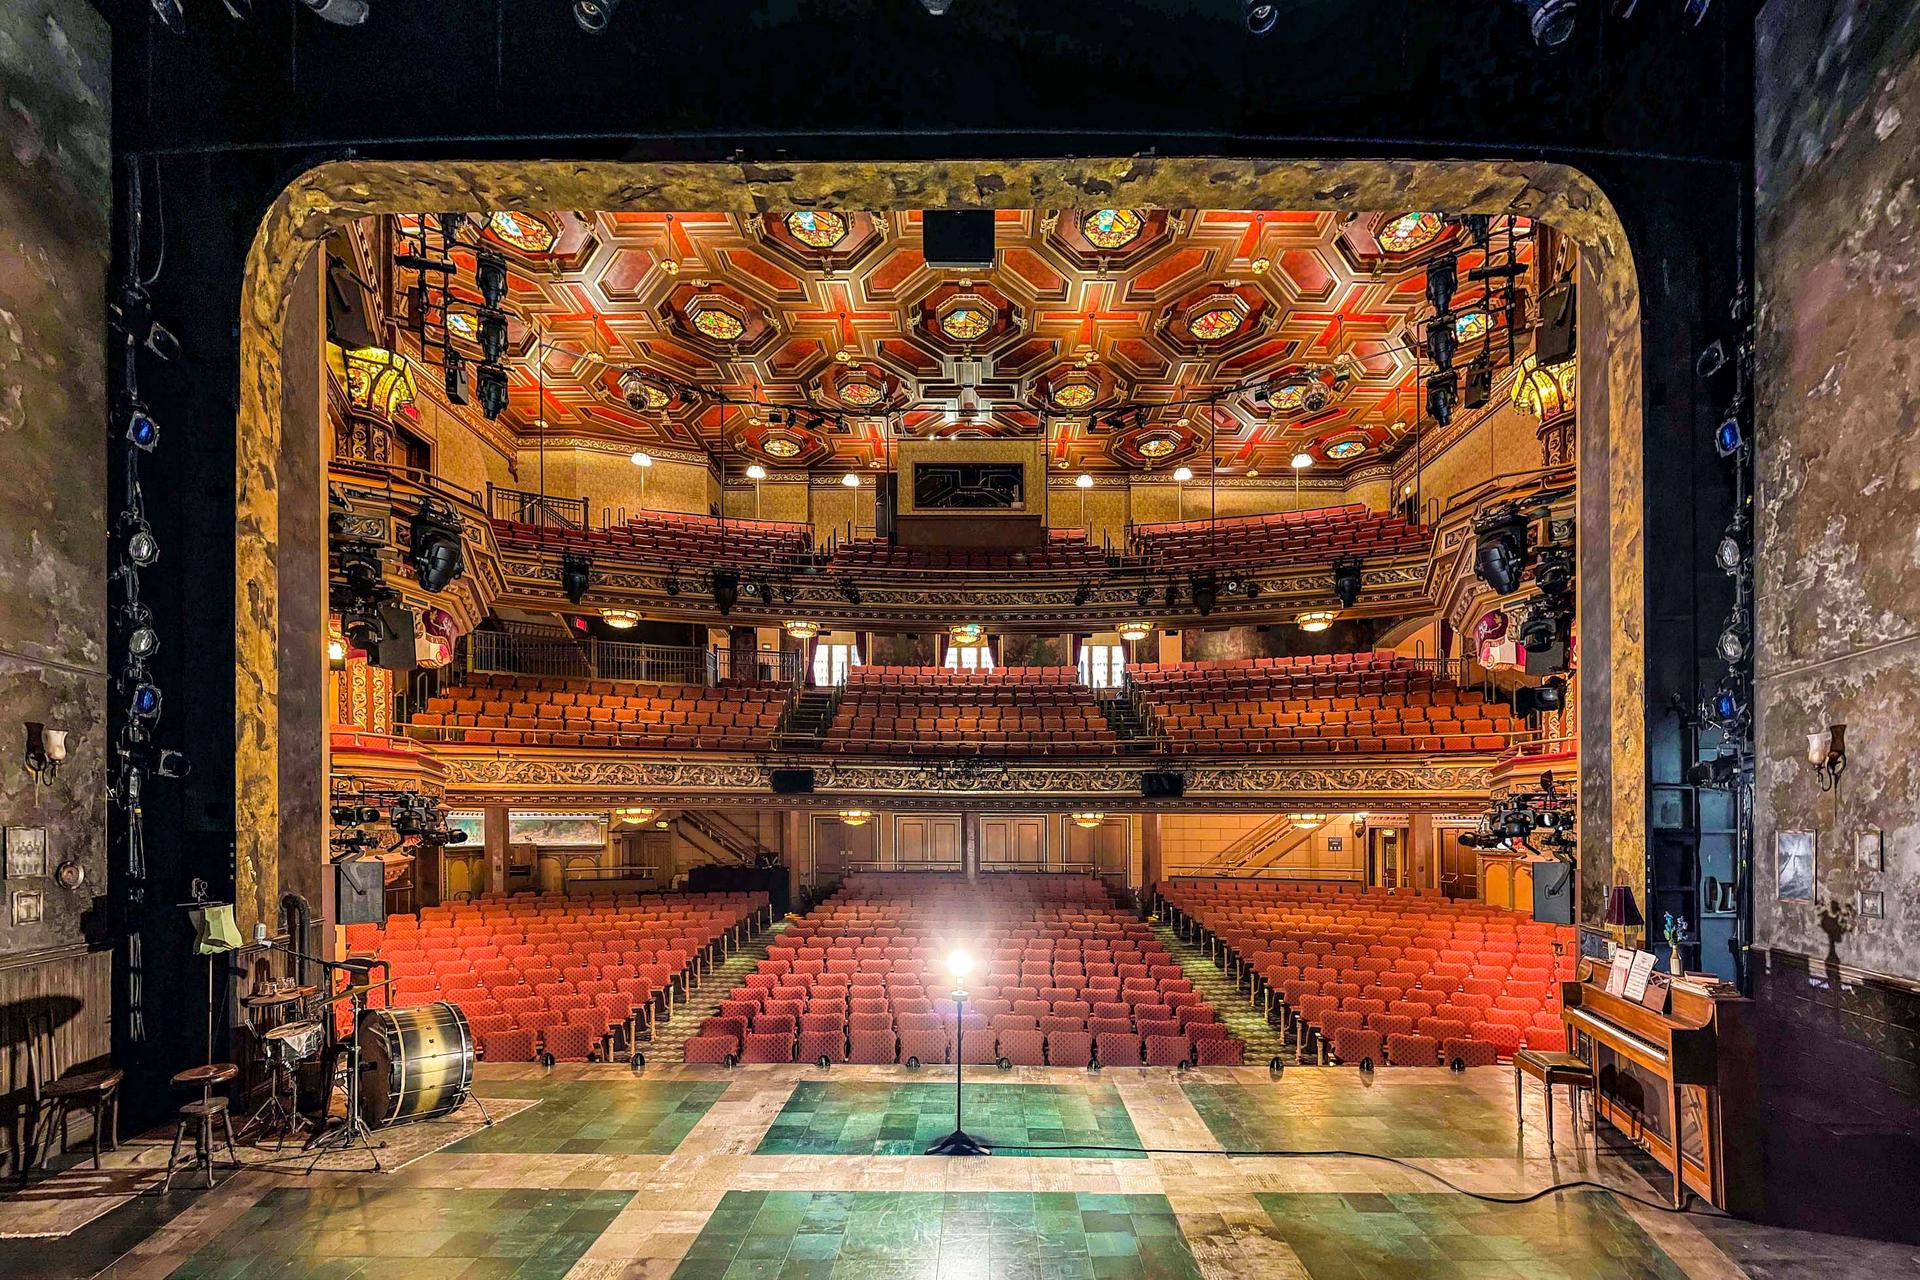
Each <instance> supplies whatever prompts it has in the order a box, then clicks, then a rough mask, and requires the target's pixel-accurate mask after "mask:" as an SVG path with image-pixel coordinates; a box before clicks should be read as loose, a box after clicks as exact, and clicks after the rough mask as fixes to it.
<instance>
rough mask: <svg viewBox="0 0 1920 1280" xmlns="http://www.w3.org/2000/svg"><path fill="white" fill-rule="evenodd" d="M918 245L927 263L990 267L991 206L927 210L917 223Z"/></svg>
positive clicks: (974, 268) (979, 268) (948, 265)
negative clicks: (987, 207) (984, 207)
mask: <svg viewBox="0 0 1920 1280" xmlns="http://www.w3.org/2000/svg"><path fill="white" fill-rule="evenodd" d="M920 247H921V252H922V253H923V254H924V255H925V257H926V260H927V265H928V266H930V267H954V268H967V269H970V270H975V271H987V270H991V269H992V267H993V210H991V209H929V210H927V211H926V214H925V216H924V217H923V219H922V221H921V224H920Z"/></svg>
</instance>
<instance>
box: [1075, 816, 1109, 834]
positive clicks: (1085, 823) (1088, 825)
mask: <svg viewBox="0 0 1920 1280" xmlns="http://www.w3.org/2000/svg"><path fill="white" fill-rule="evenodd" d="M1072 816H1073V825H1074V826H1076V827H1079V828H1080V829H1081V830H1082V831H1091V830H1093V829H1094V828H1095V827H1097V826H1099V825H1100V824H1101V823H1103V822H1105V821H1106V820H1107V815H1106V814H1104V813H1098V812H1089V813H1076V814H1074V815H1072Z"/></svg>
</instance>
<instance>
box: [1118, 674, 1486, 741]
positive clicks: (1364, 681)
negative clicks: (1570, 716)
mask: <svg viewBox="0 0 1920 1280" xmlns="http://www.w3.org/2000/svg"><path fill="white" fill-rule="evenodd" d="M1128 678H1129V681H1130V683H1131V686H1132V688H1133V690H1134V691H1135V693H1136V694H1137V696H1138V697H1139V698H1141V699H1142V700H1143V701H1144V702H1145V703H1146V704H1147V706H1148V707H1149V708H1150V709H1151V711H1152V712H1153V714H1154V715H1155V717H1156V718H1157V720H1158V723H1159V726H1160V729H1161V730H1162V731H1163V732H1164V733H1165V734H1166V736H1167V738H1168V740H1169V742H1170V744H1171V745H1172V746H1173V748H1174V749H1175V750H1185V751H1204V752H1208V753H1216V752H1217V753H1260V754H1276V755H1349V754H1364V755H1380V754H1393V753H1413V752H1418V753H1421V754H1428V755H1431V754H1435V753H1440V752H1497V751H1501V750H1504V749H1505V748H1506V746H1507V745H1508V743H1509V742H1510V741H1511V740H1512V735H1513V734H1514V733H1516V732H1517V731H1518V730H1519V727H1520V726H1519V723H1518V722H1517V721H1516V720H1515V719H1514V717H1513V713H1512V712H1511V711H1510V710H1509V709H1508V708H1507V707H1506V706H1504V705H1503V704H1500V703H1497V702H1489V701H1487V700H1486V698H1485V696H1484V695H1483V694H1482V693H1481V692H1480V690H1478V689H1463V688H1461V687H1459V686H1457V685H1455V684H1454V683H1453V682H1452V681H1450V680H1448V679H1447V678H1446V677H1445V676H1444V675H1442V674H1440V673H1438V672H1435V671H1434V670H1432V669H1431V668H1428V667H1423V666H1419V665H1416V664H1415V663H1412V662H1409V661H1407V660H1405V659H1401V658H1397V657H1395V656H1394V655H1393V654H1391V653H1385V652H1368V653H1353V654H1331V655H1317V656H1313V657H1305V656H1302V657H1292V658H1254V659H1251V660H1246V661H1238V662H1173V663H1143V664H1140V665H1138V666H1134V667H1131V668H1129V669H1128Z"/></svg>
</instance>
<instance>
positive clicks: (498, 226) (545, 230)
mask: <svg viewBox="0 0 1920 1280" xmlns="http://www.w3.org/2000/svg"><path fill="white" fill-rule="evenodd" d="M487 234H488V235H489V236H491V237H492V238H494V239H495V240H498V241H499V242H500V243H501V244H504V245H506V246H507V247H508V248H510V249H518V250H519V251H520V252H521V253H550V252H552V251H553V246H554V242H555V241H557V240H558V239H559V238H560V230H559V228H558V227H557V226H556V225H555V224H554V223H553V222H552V221H550V220H549V219H547V218H545V217H542V216H541V215H540V214H537V213H510V212H506V211H501V212H498V213H492V214H489V215H487Z"/></svg>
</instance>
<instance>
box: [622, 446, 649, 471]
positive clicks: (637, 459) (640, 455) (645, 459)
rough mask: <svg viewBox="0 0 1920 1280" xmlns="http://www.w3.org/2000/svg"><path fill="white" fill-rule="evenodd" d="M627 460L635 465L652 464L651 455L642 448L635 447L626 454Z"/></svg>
mask: <svg viewBox="0 0 1920 1280" xmlns="http://www.w3.org/2000/svg"><path fill="white" fill-rule="evenodd" d="M627 461H628V462H631V463H632V464H633V465H634V466H636V467H650V466H652V465H653V455H652V454H650V453H647V452H645V451H643V450H639V449H636V450H634V451H633V452H632V453H630V454H628V455H627Z"/></svg>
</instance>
